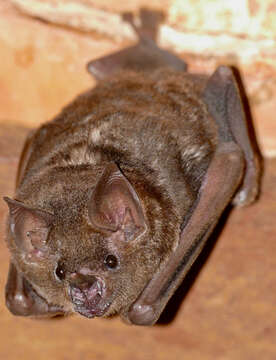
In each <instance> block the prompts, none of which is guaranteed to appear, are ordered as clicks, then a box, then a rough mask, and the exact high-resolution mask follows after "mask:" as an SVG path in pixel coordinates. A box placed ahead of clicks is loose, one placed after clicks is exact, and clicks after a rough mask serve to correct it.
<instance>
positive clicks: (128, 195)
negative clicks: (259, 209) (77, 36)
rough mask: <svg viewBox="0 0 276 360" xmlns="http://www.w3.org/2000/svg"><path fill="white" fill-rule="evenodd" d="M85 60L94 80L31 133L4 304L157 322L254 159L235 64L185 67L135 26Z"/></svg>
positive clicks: (241, 189) (254, 166)
mask: <svg viewBox="0 0 276 360" xmlns="http://www.w3.org/2000/svg"><path fill="white" fill-rule="evenodd" d="M88 69H89V71H90V72H91V73H92V74H93V75H94V76H95V77H96V78H97V79H98V84H97V86H96V87H95V88H94V89H92V90H89V91H87V92H85V93H84V94H82V95H80V96H78V97H77V98H76V99H75V100H74V101H73V102H72V103H71V104H69V105H68V106H67V107H65V108H64V109H63V110H62V112H61V113H60V114H59V115H58V116H57V117H56V118H55V119H54V120H53V121H51V122H48V123H46V124H45V125H43V126H41V127H40V128H39V129H38V130H36V131H34V132H32V133H31V134H30V135H29V137H28V138H27V140H26V143H25V146H24V149H23V152H22V155H21V160H20V164H19V169H18V176H17V188H16V193H15V199H14V200H12V199H10V198H7V197H5V201H6V202H7V204H8V206H9V211H10V213H9V218H8V230H7V244H8V247H9V249H10V253H11V261H10V269H9V275H8V281H7V285H6V303H7V306H8V308H9V310H10V311H11V312H12V313H13V314H15V315H22V316H55V315H58V314H67V313H72V312H77V313H79V314H81V315H83V316H86V317H89V318H93V317H95V316H98V317H99V316H109V315H112V314H116V313H117V314H120V315H121V317H122V318H123V319H124V320H125V321H127V322H129V323H133V324H140V325H150V324H154V323H155V322H156V321H157V320H158V318H159V316H160V314H161V312H162V310H163V309H164V307H165V305H166V304H167V302H168V300H169V299H170V297H171V296H172V295H173V293H174V291H175V290H176V288H177V287H178V286H179V284H180V283H181V281H182V280H183V278H184V276H185V274H186V273H187V271H188V270H189V268H190V267H191V265H192V263H193V262H194V261H195V259H196V257H197V256H198V254H199V253H200V251H201V250H202V248H203V246H204V244H205V242H206V239H207V238H208V236H209V235H210V233H211V232H212V230H213V229H214V227H215V225H216V223H217V221H218V219H219V217H220V215H221V214H222V212H223V210H224V208H225V207H226V205H227V204H229V203H230V202H231V201H232V200H233V201H234V203H235V204H237V205H245V204H249V203H251V202H252V201H253V200H254V199H255V197H256V195H257V193H258V178H259V163H258V160H257V157H256V154H255V152H254V151H253V148H252V145H251V142H250V139H249V135H248V129H247V124H246V119H245V113H244V109H243V104H242V101H241V96H240V92H239V88H238V85H237V81H236V79H235V76H234V74H233V71H232V69H231V68H230V67H227V66H220V67H218V68H217V70H216V71H215V72H214V73H213V75H211V76H210V77H207V76H203V75H202V76H201V75H192V74H189V73H188V72H186V65H185V63H184V62H182V60H180V59H178V58H177V57H176V56H174V55H172V54H170V53H168V52H166V51H164V50H161V49H159V48H158V47H157V46H156V45H155V43H154V42H153V41H152V40H151V39H150V38H146V37H145V36H143V34H142V32H140V41H139V43H138V44H137V45H135V46H133V47H130V48H127V49H125V50H122V51H120V52H118V53H115V54H113V55H110V56H107V57H104V58H101V59H98V60H94V61H92V62H90V63H89V64H88Z"/></svg>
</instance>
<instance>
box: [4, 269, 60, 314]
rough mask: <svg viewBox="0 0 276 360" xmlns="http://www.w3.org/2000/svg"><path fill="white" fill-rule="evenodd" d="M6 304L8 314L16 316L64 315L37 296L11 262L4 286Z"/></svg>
mask: <svg viewBox="0 0 276 360" xmlns="http://www.w3.org/2000/svg"><path fill="white" fill-rule="evenodd" d="M6 304H7V307H8V309H9V310H10V312H11V313H12V314H14V315H18V316H47V317H52V316H56V315H61V314H64V312H63V311H62V309H60V308H58V307H57V306H54V305H49V304H48V303H47V302H46V301H45V300H44V299H43V298H41V297H40V296H38V295H37V294H36V292H35V291H34V290H33V289H32V287H31V285H30V284H29V282H28V281H27V280H26V279H25V278H24V277H23V276H22V275H21V274H20V273H19V272H18V271H17V269H16V267H15V265H14V264H13V263H12V262H10V268H9V275H8V281H7V284H6Z"/></svg>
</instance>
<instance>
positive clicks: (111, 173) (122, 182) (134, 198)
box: [88, 163, 146, 241]
mask: <svg viewBox="0 0 276 360" xmlns="http://www.w3.org/2000/svg"><path fill="white" fill-rule="evenodd" d="M88 212H89V217H90V220H91V223H92V225H93V226H95V227H96V228H97V229H99V230H104V231H108V232H119V233H121V235H123V239H124V240H125V241H130V240H132V239H134V238H136V237H137V236H139V235H140V234H142V233H143V232H144V231H145V230H146V222H145V217H144V212H143V208H142V205H141V202H140V200H139V198H138V195H137V194H136V192H135V190H134V189H133V187H132V186H131V184H130V183H129V181H128V180H127V179H126V177H125V176H124V175H123V174H122V172H121V171H120V169H119V168H118V166H117V165H116V164H115V163H112V164H109V165H108V166H107V167H106V169H105V171H104V172H103V174H102V176H101V178H100V179H99V181H98V183H97V185H96V187H95V189H94V191H93V193H92V196H91V198H90V203H89V206H88Z"/></svg>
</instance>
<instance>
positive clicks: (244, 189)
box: [203, 66, 260, 205]
mask: <svg viewBox="0 0 276 360" xmlns="http://www.w3.org/2000/svg"><path fill="white" fill-rule="evenodd" d="M203 98H204V100H205V101H206V103H207V105H208V109H209V112H210V113H211V115H212V116H213V118H215V119H216V121H218V119H220V118H223V119H225V121H224V124H223V125H222V126H221V127H220V131H222V132H224V136H227V135H226V134H228V138H229V136H232V138H233V139H234V141H235V142H237V143H238V144H239V146H240V147H241V149H242V150H243V153H244V157H245V160H246V168H245V174H244V178H243V182H242V184H241V187H240V189H239V191H238V192H237V194H236V196H235V198H234V204H235V205H248V204H250V203H251V202H253V201H254V200H255V198H256V196H257V195H258V189H259V178H260V161H259V158H258V156H257V153H256V152H255V151H254V150H253V147H252V144H251V142H250V137H249V133H248V127H247V122H246V116H245V113H244V109H243V104H242V100H241V96H240V91H239V88H238V84H237V81H236V79H235V76H234V73H233V71H232V69H231V68H229V67H227V66H220V67H219V68H218V69H217V70H216V71H215V73H214V74H213V75H212V76H211V78H210V79H209V80H208V83H207V86H206V88H205V90H204V93H203Z"/></svg>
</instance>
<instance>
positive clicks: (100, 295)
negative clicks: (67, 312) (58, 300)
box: [69, 277, 110, 318]
mask: <svg viewBox="0 0 276 360" xmlns="http://www.w3.org/2000/svg"><path fill="white" fill-rule="evenodd" d="M69 292H70V296H71V300H72V303H73V306H74V310H75V311H76V312H78V313H79V314H80V315H83V316H85V317H87V318H93V317H96V316H97V317H99V316H103V315H104V314H105V312H106V311H107V309H108V308H109V306H110V303H109V302H108V301H106V300H105V299H106V287H105V283H104V281H103V280H102V279H100V278H96V277H93V281H90V282H83V283H80V284H78V285H75V284H71V285H70V291H69Z"/></svg>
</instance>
